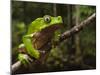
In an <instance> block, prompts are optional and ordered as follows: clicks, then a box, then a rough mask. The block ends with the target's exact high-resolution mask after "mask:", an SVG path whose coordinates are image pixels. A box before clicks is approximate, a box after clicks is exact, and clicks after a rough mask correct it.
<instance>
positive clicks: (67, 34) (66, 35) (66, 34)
mask: <svg viewBox="0 0 100 75" xmlns="http://www.w3.org/2000/svg"><path fill="white" fill-rule="evenodd" d="M95 18H96V14H95V13H94V14H92V15H91V16H90V17H88V18H87V19H85V20H84V21H83V22H81V23H80V24H79V25H77V26H74V27H73V28H71V29H70V30H68V31H65V32H64V33H63V34H62V35H61V36H60V39H59V43H60V42H62V41H64V40H65V39H67V38H69V37H71V36H72V35H74V34H76V33H78V32H79V31H81V30H82V29H83V28H84V27H85V26H86V25H89V23H91V22H92V21H93V20H95ZM20 66H21V62H20V61H17V62H16V63H14V64H13V65H12V66H11V68H12V73H14V72H15V71H16V70H17V69H18V68H19V67H20Z"/></svg>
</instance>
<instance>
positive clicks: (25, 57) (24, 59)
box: [18, 54, 33, 66]
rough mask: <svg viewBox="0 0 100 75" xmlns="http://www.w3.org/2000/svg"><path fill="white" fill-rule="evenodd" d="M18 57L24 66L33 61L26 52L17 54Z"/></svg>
mask: <svg viewBox="0 0 100 75" xmlns="http://www.w3.org/2000/svg"><path fill="white" fill-rule="evenodd" d="M18 59H19V61H21V63H22V64H23V65H25V66H28V65H30V63H31V62H33V60H32V59H31V58H30V57H29V56H28V55H27V54H19V55H18Z"/></svg>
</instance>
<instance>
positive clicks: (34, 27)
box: [27, 18, 41, 34]
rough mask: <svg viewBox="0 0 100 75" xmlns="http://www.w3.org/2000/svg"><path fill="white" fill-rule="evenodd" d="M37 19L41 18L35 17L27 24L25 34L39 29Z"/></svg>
mask: <svg viewBox="0 0 100 75" xmlns="http://www.w3.org/2000/svg"><path fill="white" fill-rule="evenodd" d="M39 20H41V19H40V18H37V19H36V20H34V21H33V22H32V23H31V24H30V25H29V28H28V32H27V34H32V33H34V32H37V31H38V30H39V27H40V21H39Z"/></svg>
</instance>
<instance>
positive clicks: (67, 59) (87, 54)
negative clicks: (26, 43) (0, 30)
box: [11, 1, 96, 73]
mask: <svg viewBox="0 0 100 75" xmlns="http://www.w3.org/2000/svg"><path fill="white" fill-rule="evenodd" d="M94 12H96V7H95V6H87V5H71V4H70V5H69V4H53V3H39V2H21V1H12V5H11V15H12V16H11V17H12V24H11V28H12V31H11V32H12V55H11V57H12V64H13V63H15V62H16V61H17V60H18V59H17V55H18V50H17V48H18V45H19V44H20V43H22V36H23V35H25V33H26V32H27V28H28V26H29V24H30V23H31V22H32V21H33V20H35V19H36V18H38V17H43V16H44V15H51V16H59V15H60V16H62V18H63V22H64V23H63V28H62V29H61V32H62V33H63V32H64V31H66V30H68V29H71V28H72V27H73V26H75V25H77V24H80V22H82V21H83V20H85V19H86V18H88V17H89V16H90V15H92V14H93V13H94ZM95 68H96V21H93V22H91V23H90V25H87V27H85V28H84V29H83V30H82V31H80V32H79V33H78V34H76V35H73V36H72V37H71V38H69V39H67V40H65V41H64V42H62V43H61V44H60V46H58V47H57V48H56V49H53V50H51V52H50V54H49V56H48V58H47V60H46V62H45V64H44V65H35V66H33V68H32V69H29V68H24V67H21V68H20V69H19V70H17V71H16V73H34V72H35V73H36V72H53V71H54V72H55V71H71V70H85V69H86V70H87V69H95Z"/></svg>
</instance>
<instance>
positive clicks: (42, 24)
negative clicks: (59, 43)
mask: <svg viewBox="0 0 100 75" xmlns="http://www.w3.org/2000/svg"><path fill="white" fill-rule="evenodd" d="M61 23H62V17H61V16H57V17H51V16H49V15H45V16H44V17H41V18H37V19H36V20H34V21H33V22H32V23H31V24H30V26H29V28H28V32H27V34H26V35H24V36H23V38H22V40H23V44H21V45H19V48H21V47H25V48H26V51H27V54H28V55H30V56H31V57H34V58H35V59H39V58H40V52H39V51H38V50H37V49H35V48H34V47H33V44H32V38H34V34H35V33H36V32H40V31H42V30H43V29H46V28H48V27H50V26H53V25H55V24H56V25H61ZM54 33H55V32H54ZM56 36H57V34H55V35H54V37H56ZM34 39H36V38H34ZM18 59H19V60H20V61H21V62H23V63H25V62H26V63H27V62H28V61H27V60H26V59H25V57H24V54H19V56H18Z"/></svg>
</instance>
